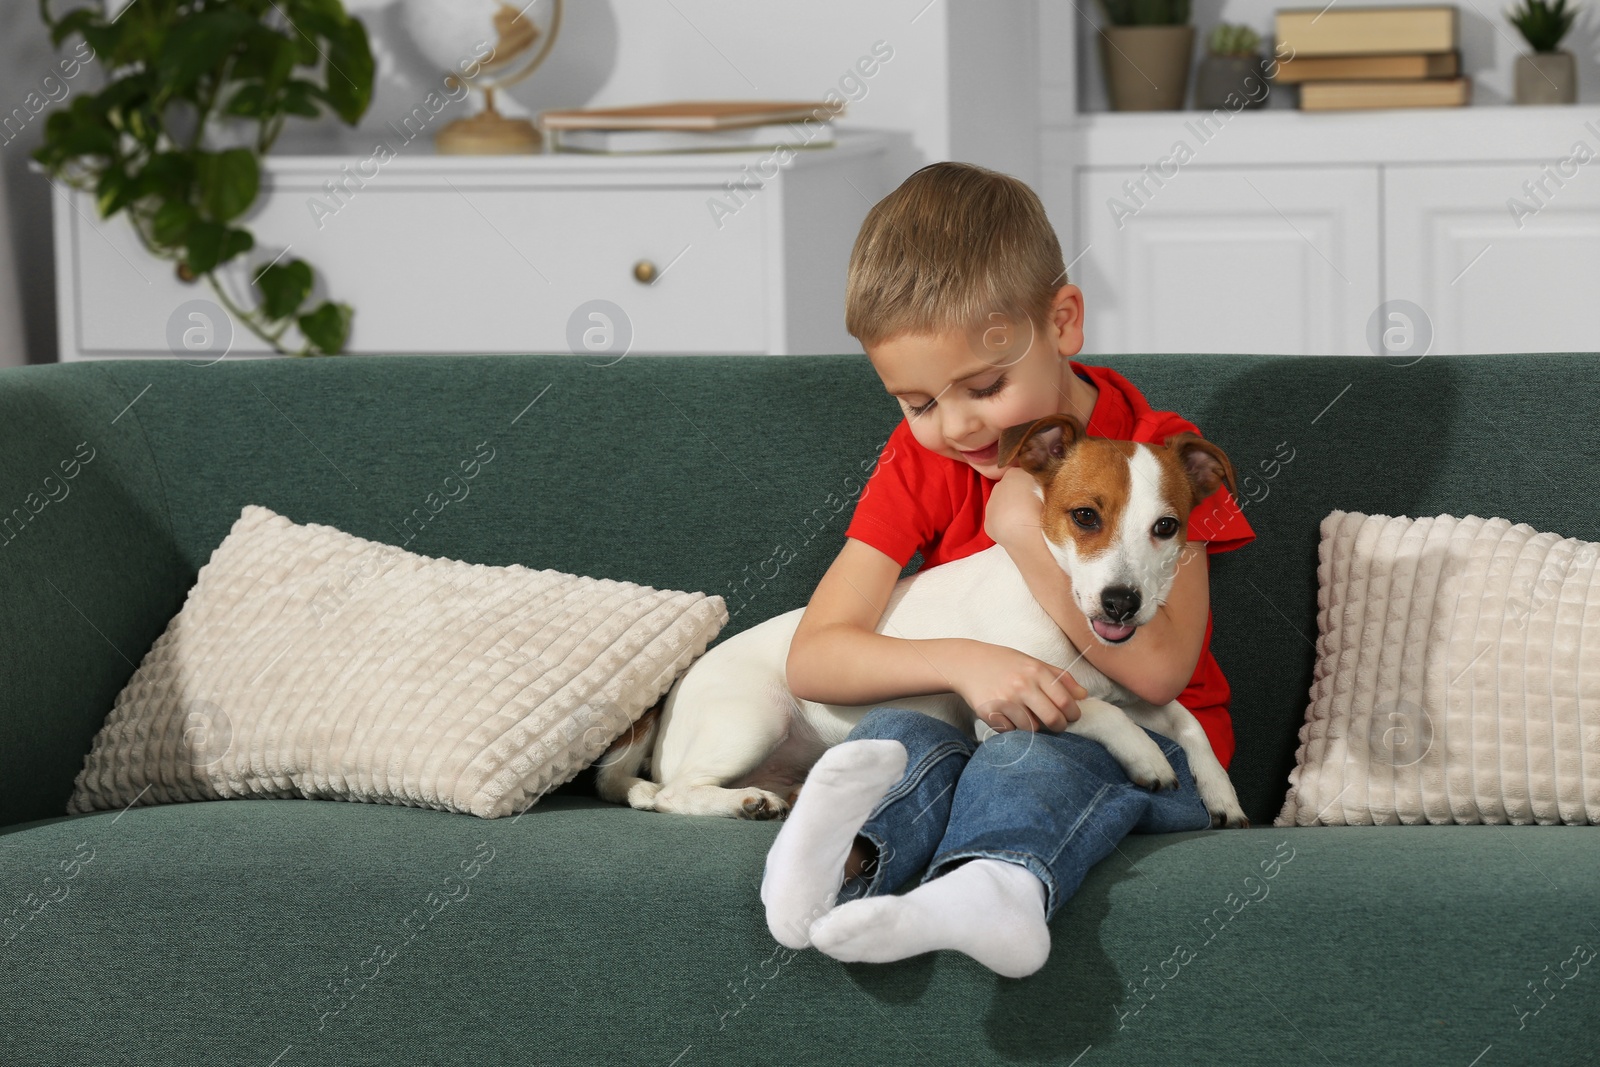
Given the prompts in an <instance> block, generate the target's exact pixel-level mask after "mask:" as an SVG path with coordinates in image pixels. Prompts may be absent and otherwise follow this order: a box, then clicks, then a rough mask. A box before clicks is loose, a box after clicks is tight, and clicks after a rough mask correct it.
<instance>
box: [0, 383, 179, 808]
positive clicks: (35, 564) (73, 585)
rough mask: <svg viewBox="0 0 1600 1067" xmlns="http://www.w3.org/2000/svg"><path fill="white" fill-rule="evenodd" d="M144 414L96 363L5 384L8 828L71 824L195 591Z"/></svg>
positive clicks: (1, 427)
mask: <svg viewBox="0 0 1600 1067" xmlns="http://www.w3.org/2000/svg"><path fill="white" fill-rule="evenodd" d="M130 404H133V405H134V406H133V407H130ZM136 409H137V405H136V402H135V396H134V395H131V394H129V392H128V390H127V389H125V388H124V387H123V386H122V385H120V384H119V383H118V381H117V380H116V379H115V378H113V377H112V376H111V375H110V374H108V373H106V372H105V369H104V368H103V367H101V366H100V365H98V364H95V363H73V364H55V365H47V366H39V367H21V368H14V369H8V370H6V371H4V372H0V456H3V457H4V459H3V460H0V827H4V826H7V825H11V824H15V823H20V822H28V821H32V820H35V819H43V818H50V817H53V816H62V815H65V814H66V803H67V798H68V797H69V796H70V795H71V792H72V787H73V782H74V780H75V779H76V777H77V774H78V772H79V771H80V770H81V769H82V767H83V758H84V756H85V755H86V754H87V753H88V751H89V747H90V743H91V741H92V739H93V737H94V735H95V733H96V731H98V730H99V729H100V727H101V725H102V724H103V723H104V721H105V717H106V715H107V713H108V712H109V711H110V710H111V706H112V703H113V701H114V700H115V698H116V695H117V693H118V692H119V691H120V690H121V689H122V687H123V686H124V685H126V684H127V682H128V679H129V678H130V677H132V675H133V673H134V670H135V668H136V667H137V666H138V664H139V662H140V660H141V659H143V657H144V655H145V653H146V652H147V651H148V650H149V648H150V646H151V645H152V644H153V643H154V642H155V640H156V638H157V637H159V636H160V634H161V632H162V631H163V630H164V629H165V628H166V625H167V622H168V620H170V619H171V617H172V616H173V615H174V614H176V612H177V610H178V608H179V607H181V606H182V603H183V598H184V596H185V595H186V591H187V589H188V587H189V585H190V584H192V581H193V577H194V576H193V574H192V573H189V569H188V567H187V565H186V564H185V563H184V562H183V560H182V558H181V556H180V554H179V552H178V549H177V546H176V544H175V540H174V538H173V536H172V525H171V522H170V518H169V516H168V513H167V506H166V498H165V494H164V491H163V488H162V482H161V476H160V472H159V471H158V470H157V468H156V465H155V460H154V457H153V455H152V453H151V450H150V448H149V446H148V444H147V442H146V441H145V437H144V433H143V431H142V430H141V429H140V425H139V420H138V417H137V410H136Z"/></svg>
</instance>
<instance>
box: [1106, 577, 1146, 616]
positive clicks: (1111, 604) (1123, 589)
mask: <svg viewBox="0 0 1600 1067" xmlns="http://www.w3.org/2000/svg"><path fill="white" fill-rule="evenodd" d="M1100 606H1101V607H1102V608H1104V609H1105V613H1106V614H1107V615H1108V616H1109V617H1110V618H1111V621H1112V622H1126V621H1127V620H1128V619H1131V618H1133V617H1134V616H1135V615H1137V614H1139V590H1137V589H1134V588H1133V587H1131V586H1126V585H1110V586H1107V587H1106V588H1105V589H1104V590H1102V591H1101V593H1100Z"/></svg>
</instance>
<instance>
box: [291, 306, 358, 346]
mask: <svg viewBox="0 0 1600 1067" xmlns="http://www.w3.org/2000/svg"><path fill="white" fill-rule="evenodd" d="M354 314H355V312H354V311H353V310H352V309H351V307H350V305H349V304H335V303H331V302H329V301H326V300H325V301H323V302H322V303H321V304H319V305H318V306H317V309H316V310H315V311H313V312H311V313H310V314H309V315H301V316H300V317H299V318H298V319H296V320H295V322H296V324H297V325H299V327H300V332H301V333H303V334H305V337H306V340H307V341H310V342H311V343H312V345H314V346H315V347H316V348H317V349H319V350H320V351H321V352H322V354H323V355H326V356H332V355H337V354H338V353H339V352H341V351H343V349H344V343H345V341H346V340H347V339H348V338H349V336H350V319H351V317H352V316H353V315H354Z"/></svg>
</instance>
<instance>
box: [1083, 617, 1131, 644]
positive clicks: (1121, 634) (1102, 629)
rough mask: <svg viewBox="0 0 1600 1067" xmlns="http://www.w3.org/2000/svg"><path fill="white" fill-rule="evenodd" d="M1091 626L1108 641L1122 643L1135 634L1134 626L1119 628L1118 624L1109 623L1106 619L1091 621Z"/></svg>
mask: <svg viewBox="0 0 1600 1067" xmlns="http://www.w3.org/2000/svg"><path fill="white" fill-rule="evenodd" d="M1089 625H1091V626H1093V627H1094V632H1095V633H1097V634H1099V635H1100V636H1101V637H1103V638H1105V639H1106V640H1107V641H1121V640H1122V639H1123V638H1125V637H1127V636H1128V635H1129V634H1131V633H1133V627H1132V626H1118V625H1117V624H1116V623H1113V622H1107V621H1106V620H1105V619H1091V620H1090V622H1089Z"/></svg>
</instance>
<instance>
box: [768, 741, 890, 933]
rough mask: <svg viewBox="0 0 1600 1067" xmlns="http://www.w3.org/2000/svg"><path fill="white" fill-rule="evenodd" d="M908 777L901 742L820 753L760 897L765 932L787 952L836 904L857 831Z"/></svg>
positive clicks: (854, 744)
mask: <svg viewBox="0 0 1600 1067" xmlns="http://www.w3.org/2000/svg"><path fill="white" fill-rule="evenodd" d="M905 772H906V747H905V746H904V745H902V744H901V743H900V742H898V741H888V740H878V739H866V738H864V739H862V740H859V741H846V742H845V743H844V744H842V745H835V746H834V747H833V748H830V749H829V750H828V751H826V752H824V753H823V754H822V758H821V759H819V760H817V763H816V766H814V767H812V768H811V773H810V774H808V775H807V776H806V781H805V785H804V787H803V788H802V789H801V790H800V796H799V798H798V799H797V800H796V801H795V804H794V807H793V808H791V809H790V811H789V817H788V818H787V819H785V820H784V822H783V828H782V829H781V830H779V831H778V837H777V839H776V840H774V841H773V842H772V849H771V850H770V851H769V852H768V853H767V869H766V873H765V874H764V875H763V876H762V878H761V900H762V902H763V903H765V904H766V906H767V929H769V930H771V931H772V936H773V937H775V938H777V939H778V942H779V943H780V944H782V945H784V946H786V947H788V948H805V947H806V946H807V945H809V944H810V943H811V939H810V937H809V936H808V934H807V931H808V929H809V928H810V926H811V923H812V922H813V920H815V919H816V918H817V917H818V916H819V915H822V914H823V913H825V912H826V911H827V910H828V909H829V908H831V907H833V902H834V900H835V899H836V898H837V897H838V895H839V887H840V886H841V885H843V884H844V864H845V860H846V859H848V858H849V856H850V846H851V844H852V843H854V841H855V839H856V833H857V831H859V830H860V829H861V826H862V824H863V823H865V822H866V821H867V816H868V815H870V814H872V809H873V808H874V807H876V806H877V803H878V801H880V800H882V799H883V797H884V795H885V794H886V793H888V792H889V790H890V789H892V788H893V787H894V785H895V783H896V782H898V781H900V779H901V777H903V776H904V775H905Z"/></svg>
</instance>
